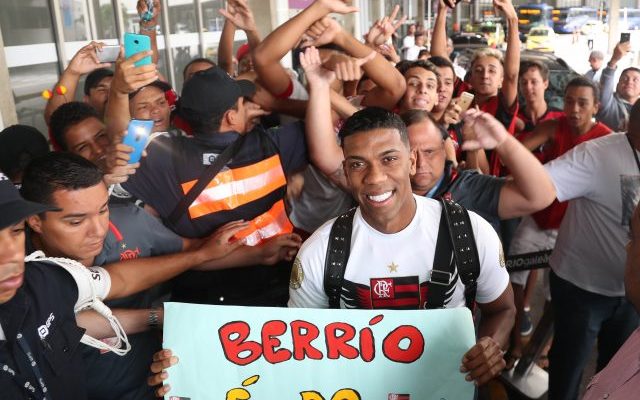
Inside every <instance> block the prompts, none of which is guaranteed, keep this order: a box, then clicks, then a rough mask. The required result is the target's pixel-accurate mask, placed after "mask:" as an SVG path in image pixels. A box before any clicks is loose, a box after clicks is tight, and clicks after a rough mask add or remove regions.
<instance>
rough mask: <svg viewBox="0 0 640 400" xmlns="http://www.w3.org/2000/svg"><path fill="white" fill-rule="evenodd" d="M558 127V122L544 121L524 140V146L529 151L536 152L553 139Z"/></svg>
mask: <svg viewBox="0 0 640 400" xmlns="http://www.w3.org/2000/svg"><path fill="white" fill-rule="evenodd" d="M556 126H557V122H556V121H555V120H549V121H542V122H541V123H539V124H538V126H536V127H535V129H534V130H533V132H531V135H529V136H527V137H526V138H524V139H523V140H522V145H523V146H524V147H526V148H527V149H528V150H530V151H534V150H535V149H537V148H538V147H540V146H542V145H543V144H545V143H547V142H548V141H549V140H550V139H551V138H552V136H553V132H555V130H556Z"/></svg>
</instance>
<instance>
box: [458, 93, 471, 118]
mask: <svg viewBox="0 0 640 400" xmlns="http://www.w3.org/2000/svg"><path fill="white" fill-rule="evenodd" d="M473 98H474V96H473V95H472V94H471V93H469V92H462V94H461V95H460V100H458V105H459V106H460V113H463V112H465V111H467V110H468V109H469V107H471V104H472V103H473Z"/></svg>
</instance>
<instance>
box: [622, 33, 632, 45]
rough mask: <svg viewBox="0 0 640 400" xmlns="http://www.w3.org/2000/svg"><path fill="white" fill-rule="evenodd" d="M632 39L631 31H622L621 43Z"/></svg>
mask: <svg viewBox="0 0 640 400" xmlns="http://www.w3.org/2000/svg"><path fill="white" fill-rule="evenodd" d="M630 40H631V33H629V32H622V33H621V34H620V43H627V42H629V41H630Z"/></svg>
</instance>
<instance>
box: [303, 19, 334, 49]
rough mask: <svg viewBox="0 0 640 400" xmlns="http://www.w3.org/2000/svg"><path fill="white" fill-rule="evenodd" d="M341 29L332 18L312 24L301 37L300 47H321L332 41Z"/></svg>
mask: <svg viewBox="0 0 640 400" xmlns="http://www.w3.org/2000/svg"><path fill="white" fill-rule="evenodd" d="M341 31H342V27H341V26H340V24H339V23H338V21H336V20H335V19H333V18H330V17H324V18H322V19H320V20H318V21H316V22H314V23H313V25H311V26H310V27H309V29H307V31H306V32H305V33H304V34H303V35H302V47H309V46H316V47H318V46H322V45H325V44H328V43H331V42H333V41H334V39H335V37H336V36H337V35H338V34H339V33H340V32H341Z"/></svg>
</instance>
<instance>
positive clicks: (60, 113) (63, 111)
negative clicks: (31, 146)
mask: <svg viewBox="0 0 640 400" xmlns="http://www.w3.org/2000/svg"><path fill="white" fill-rule="evenodd" d="M88 118H96V119H98V120H100V115H98V112H97V111H96V109H95V108H93V107H91V106H90V105H89V104H87V103H83V102H80V101H71V102H69V103H64V104H63V105H61V106H60V107H58V108H57V109H56V110H55V111H54V112H53V114H51V119H50V120H49V132H50V133H51V139H52V141H53V145H54V147H55V148H57V149H59V150H62V151H67V150H69V148H68V146H67V141H66V139H65V136H64V135H65V133H66V131H67V129H69V128H70V127H72V126H73V125H76V124H79V123H80V122H82V121H84V120H86V119H88Z"/></svg>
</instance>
